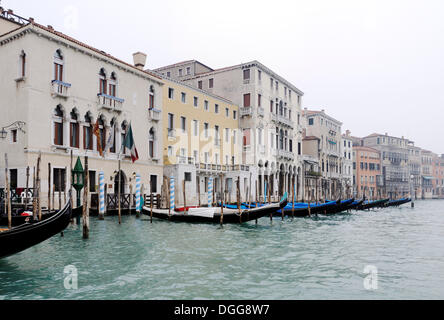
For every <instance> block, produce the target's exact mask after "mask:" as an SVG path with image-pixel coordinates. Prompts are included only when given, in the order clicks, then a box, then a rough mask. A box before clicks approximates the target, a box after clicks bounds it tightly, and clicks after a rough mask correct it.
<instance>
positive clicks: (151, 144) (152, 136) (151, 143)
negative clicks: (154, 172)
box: [149, 128, 156, 159]
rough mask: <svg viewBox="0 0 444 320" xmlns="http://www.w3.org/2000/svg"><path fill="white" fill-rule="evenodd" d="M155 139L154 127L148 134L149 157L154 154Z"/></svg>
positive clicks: (152, 156)
mask: <svg viewBox="0 0 444 320" xmlns="http://www.w3.org/2000/svg"><path fill="white" fill-rule="evenodd" d="M155 141H156V133H155V131H154V128H151V129H150V135H149V156H150V158H151V159H153V158H154V157H155V155H156V150H155Z"/></svg>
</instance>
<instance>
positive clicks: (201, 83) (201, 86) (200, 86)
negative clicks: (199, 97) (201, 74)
mask: <svg viewBox="0 0 444 320" xmlns="http://www.w3.org/2000/svg"><path fill="white" fill-rule="evenodd" d="M197 87H198V88H199V89H200V90H202V88H203V81H202V80H201V81H199V82H198V83H197Z"/></svg>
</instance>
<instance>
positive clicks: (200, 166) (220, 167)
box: [195, 163, 250, 174]
mask: <svg viewBox="0 0 444 320" xmlns="http://www.w3.org/2000/svg"><path fill="white" fill-rule="evenodd" d="M195 166H196V169H197V170H198V171H204V172H207V173H208V172H210V173H216V174H217V173H223V172H230V171H246V172H249V171H250V167H249V166H245V165H225V164H211V163H195Z"/></svg>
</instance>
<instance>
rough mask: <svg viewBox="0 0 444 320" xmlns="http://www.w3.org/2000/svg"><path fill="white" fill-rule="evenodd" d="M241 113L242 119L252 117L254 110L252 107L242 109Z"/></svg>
mask: <svg viewBox="0 0 444 320" xmlns="http://www.w3.org/2000/svg"><path fill="white" fill-rule="evenodd" d="M239 113H240V116H241V117H247V116H251V115H252V114H253V108H252V107H243V108H240V110H239Z"/></svg>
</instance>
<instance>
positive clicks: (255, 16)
mask: <svg viewBox="0 0 444 320" xmlns="http://www.w3.org/2000/svg"><path fill="white" fill-rule="evenodd" d="M1 6H3V7H4V8H6V9H7V8H11V9H13V10H14V12H15V13H16V14H18V15H21V16H23V17H26V18H27V17H30V16H31V17H34V18H35V19H36V22H39V23H41V24H44V25H48V24H50V25H52V26H53V27H54V28H55V29H56V30H59V31H62V32H64V33H67V34H68V35H70V36H73V37H75V38H77V39H78V40H80V41H83V42H86V43H88V44H90V45H92V46H94V47H97V48H98V49H101V50H104V51H106V52H108V53H110V54H112V55H114V56H116V57H118V58H120V59H123V60H125V61H128V62H132V53H133V52H136V51H143V52H145V53H147V54H148V63H147V66H146V67H147V68H150V69H154V68H156V67H160V66H164V65H167V64H171V63H175V62H179V61H183V60H189V59H196V60H199V61H201V62H202V63H204V64H206V65H208V66H210V67H212V68H221V67H225V66H230V65H235V64H239V63H242V62H248V61H251V60H258V61H260V62H261V63H263V64H265V65H266V66H268V67H269V68H271V69H272V70H274V71H275V72H277V73H278V74H280V75H281V76H283V77H284V78H286V79H287V80H289V81H290V82H292V83H293V84H294V85H295V86H296V87H298V88H299V89H301V90H302V91H303V92H305V97H304V100H303V103H304V105H303V107H307V108H309V109H325V110H326V112H327V113H328V114H329V115H331V116H333V117H334V118H336V119H338V120H340V121H342V122H343V123H344V125H343V131H344V132H345V130H346V129H350V130H351V131H352V135H355V136H365V135H368V134H371V133H374V132H378V133H382V134H384V133H386V132H387V133H388V134H389V135H394V136H405V137H407V138H409V139H411V140H413V141H415V144H416V145H417V146H420V147H422V148H425V149H430V150H432V151H434V152H436V153H444V142H443V139H444V125H443V123H444V111H443V110H444V90H443V89H444V40H443V35H444V1H442V0H422V1H410V0H383V1H380V0H371V1H370V0H369V1H359V0H350V1H348V0H335V1H331V0H326V1H321V0H293V1H282V0H274V1H270V0H268V1H262V0H256V1H245V0H242V1H239V0H236V1H233V0H223V1H221V0H219V1H213V0H206V1H205V0H183V1H179V0H163V1H134V0H127V1H116V0H108V1H97V0H95V1H92V0H89V1H85V0H77V1H65V0H57V1H56V0H39V1H29V0H3V1H1Z"/></svg>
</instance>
